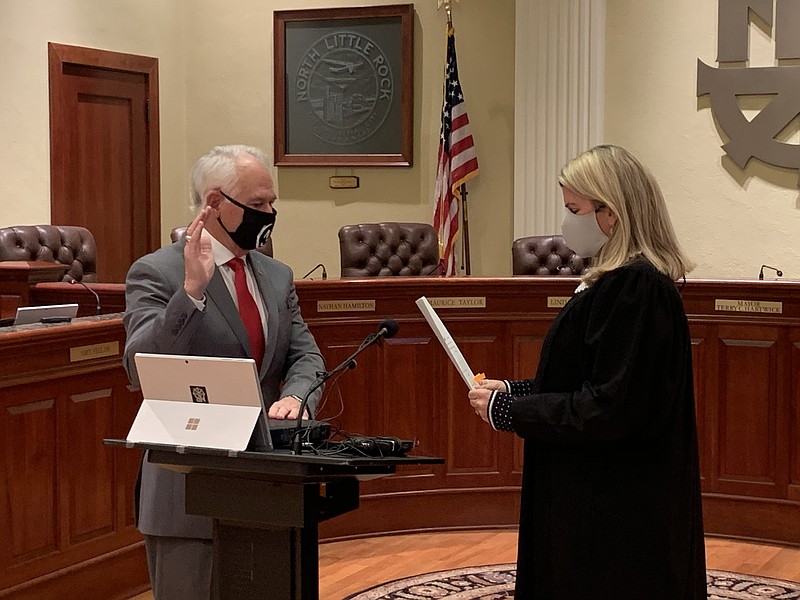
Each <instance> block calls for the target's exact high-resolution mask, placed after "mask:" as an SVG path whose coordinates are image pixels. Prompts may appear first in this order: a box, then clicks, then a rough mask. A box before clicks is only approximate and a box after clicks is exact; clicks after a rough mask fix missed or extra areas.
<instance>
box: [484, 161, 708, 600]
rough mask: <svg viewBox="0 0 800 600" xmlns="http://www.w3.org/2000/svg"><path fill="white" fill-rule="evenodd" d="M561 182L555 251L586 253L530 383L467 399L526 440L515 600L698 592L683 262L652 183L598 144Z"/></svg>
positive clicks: (698, 516)
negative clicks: (585, 269)
mask: <svg viewBox="0 0 800 600" xmlns="http://www.w3.org/2000/svg"><path fill="white" fill-rule="evenodd" d="M559 182H560V183H561V186H562V191H563V194H564V204H565V207H566V213H565V217H564V223H563V226H562V229H563V232H564V237H565V241H566V243H567V245H568V246H569V247H570V248H572V250H574V251H575V252H576V253H578V254H580V255H582V256H592V257H594V261H593V269H592V270H591V271H590V272H589V273H588V274H587V275H585V276H584V280H583V282H582V283H581V286H580V287H579V288H578V290H577V291H576V294H575V296H574V297H573V298H572V299H571V300H570V301H569V302H568V303H567V304H566V306H565V307H564V308H563V309H562V310H561V312H560V313H559V314H558V316H557V317H556V319H555V320H554V322H553V324H552V326H551V328H550V331H549V332H548V334H547V336H546V338H545V340H544V344H543V347H542V352H541V359H540V361H539V367H538V370H537V373H536V376H535V377H534V378H533V379H531V380H520V381H500V380H492V379H489V380H484V381H483V382H482V383H481V384H480V387H479V388H477V389H475V390H471V391H470V392H469V399H470V403H471V404H472V406H473V408H474V409H475V412H476V413H477V414H478V415H479V416H481V417H482V418H483V419H485V420H486V421H487V422H489V423H490V424H491V425H492V427H494V428H495V429H498V430H503V431H513V432H514V433H516V434H517V435H519V436H520V437H522V438H523V439H524V440H525V459H524V469H523V479H522V503H521V515H520V529H519V548H518V557H517V586H516V596H515V597H516V598H518V599H520V600H534V599H536V600H538V599H542V600H626V599H630V600H690V599H691V600H696V599H698V598H706V597H707V594H706V579H705V551H704V542H703V521H702V510H701V503H700V473H699V463H698V452H697V433H696V428H695V413H694V388H693V383H692V356H691V340H690V336H689V327H688V323H687V320H686V315H685V312H684V309H683V304H682V301H681V297H680V293H679V290H678V287H677V285H676V282H677V281H678V280H680V279H682V278H683V277H684V276H685V274H686V273H687V272H688V271H689V270H690V269H691V268H692V264H691V262H690V261H689V260H688V259H687V258H686V257H685V255H684V254H683V252H682V250H681V248H680V246H679V244H678V242H677V240H676V237H675V233H674V231H673V228H672V224H671V222H670V219H669V214H668V212H667V209H666V205H665V202H664V199H663V196H662V194H661V191H660V189H659V186H658V184H657V182H656V181H655V179H654V178H653V176H652V175H651V174H650V172H649V171H648V170H647V169H645V167H643V166H642V165H641V163H639V161H638V160H636V158H634V157H633V156H632V155H631V154H630V153H628V152H627V151H626V150H624V149H622V148H619V147H616V146H598V147H596V148H593V149H591V150H589V151H587V152H585V153H583V154H581V155H580V156H578V157H577V158H575V159H574V160H572V161H571V162H570V163H569V164H567V165H566V166H565V167H564V168H563V169H562V171H561V175H560V177H559Z"/></svg>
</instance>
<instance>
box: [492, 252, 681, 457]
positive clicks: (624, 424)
mask: <svg viewBox="0 0 800 600" xmlns="http://www.w3.org/2000/svg"><path fill="white" fill-rule="evenodd" d="M593 287H594V288H595V289H590V290H588V291H587V292H584V293H585V294H587V297H586V298H583V299H580V300H581V301H579V302H576V303H575V306H574V307H569V308H570V313H567V314H565V315H563V317H562V319H561V320H560V321H561V323H559V324H558V326H557V328H556V329H555V331H554V332H553V338H552V340H551V341H550V345H551V347H550V348H549V350H548V356H547V357H546V359H545V357H544V356H543V360H546V361H547V364H546V365H544V366H543V368H541V369H540V370H539V373H538V375H537V381H536V382H535V384H534V385H533V388H534V389H536V390H542V391H539V392H538V393H533V394H530V395H518V396H514V395H512V394H513V393H514V392H515V391H516V390H518V389H520V388H524V387H525V386H524V385H523V382H514V383H512V385H511V394H505V393H496V394H495V398H494V399H493V401H492V407H491V410H492V416H493V417H494V420H496V421H498V422H499V424H500V425H501V426H500V427H498V428H503V429H512V430H513V431H515V432H516V433H517V434H519V435H520V436H521V437H523V438H526V439H538V440H542V441H556V442H557V441H561V442H569V441H574V442H580V441H587V442H591V441H604V440H606V441H607V440H618V439H621V438H624V437H627V436H631V435H635V436H637V437H638V436H659V435H662V434H663V432H664V431H665V423H666V421H668V415H669V413H670V411H672V410H673V409H674V405H675V404H676V403H677V402H679V401H680V393H679V390H678V388H680V387H681V385H680V383H681V382H682V381H683V379H684V378H685V376H686V373H685V368H686V364H687V363H686V354H687V352H690V351H691V350H690V345H689V338H688V326H687V325H686V316H685V313H684V311H683V306H682V303H681V300H680V296H679V294H678V292H677V289H676V287H675V285H674V283H673V282H672V281H670V280H669V279H668V278H667V277H665V276H664V275H662V274H660V273H659V272H658V271H656V270H655V268H653V267H652V265H650V264H649V263H644V264H643V265H641V264H640V265H634V266H628V267H622V268H620V269H617V270H615V271H612V272H610V273H608V274H606V275H605V276H603V277H602V278H601V279H600V280H599V281H597V282H596V283H595V285H594V286H593ZM576 300H579V299H577V298H576ZM565 310H567V309H565ZM554 326H555V324H554ZM525 383H527V382H525ZM503 424H505V425H507V426H506V427H503V426H502V425H503Z"/></svg>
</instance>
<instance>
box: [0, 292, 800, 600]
mask: <svg viewBox="0 0 800 600" xmlns="http://www.w3.org/2000/svg"><path fill="white" fill-rule="evenodd" d="M576 284H577V281H576V280H574V279H566V278H538V277H514V278H500V279H491V278H458V279H438V278H430V279H428V278H407V279H399V278H398V279H367V280H338V281H337V280H333V281H324V282H323V281H298V282H297V291H298V296H299V298H300V303H301V307H302V311H303V315H304V317H305V319H306V321H307V322H308V323H309V326H310V328H311V330H312V331H313V333H314V335H315V336H316V338H317V341H318V342H319V345H320V347H321V349H322V352H323V354H324V355H325V357H326V360H327V363H328V367H329V368H331V367H333V366H335V365H336V364H338V363H339V362H340V361H342V360H343V359H344V358H346V357H347V356H349V355H350V354H351V353H352V352H353V350H355V348H356V347H357V346H358V344H360V343H361V341H362V340H363V339H364V338H365V337H366V336H367V335H368V334H369V333H372V332H374V331H376V330H377V327H378V324H379V323H380V321H381V320H383V319H384V318H386V317H392V318H395V319H397V321H398V322H399V324H400V330H399V332H398V334H397V335H396V336H395V337H394V338H392V339H390V340H385V341H384V342H383V343H382V344H381V345H380V346H379V347H375V348H370V349H369V350H367V351H366V352H364V353H363V354H362V355H360V356H359V358H358V359H357V360H358V367H357V368H356V369H355V370H353V371H347V372H345V373H344V374H343V375H342V376H341V378H340V379H338V381H337V382H336V383H333V384H332V383H331V382H329V385H328V393H327V394H326V397H327V403H326V405H325V407H324V408H323V414H324V415H325V416H328V417H336V422H338V423H339V424H340V425H341V426H342V427H343V428H345V429H347V430H348V431H351V432H355V433H364V434H371V435H378V434H383V435H396V436H399V437H402V438H408V439H416V440H418V442H419V446H418V451H419V452H420V453H423V454H429V455H437V456H443V457H445V458H446V463H445V464H444V465H435V466H416V467H408V468H403V469H399V470H398V473H396V474H395V475H393V476H391V477H387V478H385V479H380V480H375V481H370V482H365V483H363V484H362V492H363V493H364V495H363V496H362V501H361V508H360V509H359V510H358V511H355V512H353V513H351V514H348V515H343V516H340V517H337V518H336V519H332V520H331V521H328V522H326V523H323V525H322V527H321V535H322V536H323V537H327V538H333V537H350V536H359V535H364V534H369V533H376V532H389V531H414V530H424V529H429V528H438V529H446V528H453V529H463V528H470V527H486V526H490V527H491V526H509V525H512V526H513V525H514V524H515V523H516V522H517V518H518V512H519V485H520V473H521V464H522V453H521V448H522V444H521V443H520V441H519V440H517V439H516V438H515V437H514V436H512V435H508V434H500V433H496V432H492V431H491V430H489V429H488V427H486V426H485V424H483V423H482V422H481V421H479V420H478V418H477V417H476V416H475V415H474V413H473V412H472V411H471V410H470V409H469V407H468V404H467V399H466V388H465V386H464V384H463V382H462V381H461V379H460V378H459V377H458V375H457V374H456V372H455V369H454V368H453V367H452V365H451V364H450V363H449V361H448V360H447V358H446V355H445V353H444V351H443V350H442V349H441V347H440V346H439V344H438V341H437V340H436V339H435V337H434V336H433V333H432V332H431V330H430V328H429V327H428V325H427V323H426V322H425V321H424V319H423V318H422V315H421V314H420V313H419V311H418V309H417V307H416V305H415V304H414V301H415V300H416V299H417V298H418V297H419V296H421V295H426V296H427V297H428V298H431V299H433V298H439V299H442V298H445V299H450V301H451V303H452V304H454V305H458V304H459V300H460V299H472V300H469V301H468V302H464V306H460V307H458V306H457V307H456V308H442V309H438V312H439V314H440V316H441V317H442V319H443V320H444V322H445V324H446V325H447V326H448V328H449V329H450V331H451V333H452V334H453V336H454V337H455V339H456V341H457V343H458V344H459V346H460V348H461V349H462V351H463V352H464V354H465V356H466V358H467V360H468V361H469V363H470V364H471V366H472V367H473V368H474V369H476V370H480V371H484V372H485V373H486V374H487V375H489V376H510V377H526V376H530V375H531V374H532V373H533V372H534V370H535V366H536V363H537V361H538V359H539V353H540V349H541V345H542V341H543V338H544V335H545V333H546V331H547V329H548V327H549V325H550V323H551V321H552V319H553V317H554V316H555V314H556V313H557V311H558V310H559V308H558V306H559V305H560V303H563V302H564V301H565V299H566V298H569V297H570V296H571V294H572V292H573V290H574V288H575V286H576ZM35 288H36V289H37V291H36V292H35V294H43V295H41V296H39V297H40V298H44V297H47V299H48V302H53V301H65V300H67V299H73V298H75V296H74V294H75V293H82V294H85V295H86V296H87V297H86V298H85V299H86V301H87V302H88V304H87V303H85V302H83V301H82V302H81V306H82V308H83V307H84V304H86V306H87V307H89V308H91V307H93V306H94V302H93V301H92V300H89V299H88V294H87V292H86V290H82V291H81V289H79V288H76V287H75V286H68V285H67V286H66V287H65V285H64V284H38V285H36V286H35ZM61 292H63V293H64V294H65V295H64V296H59V295H58V294H59V293H61ZM0 293H2V286H0ZM105 293H106V294H107V295H108V297H109V302H112V303H113V302H117V304H118V305H120V306H121V305H122V304H123V303H124V296H123V289H122V286H117V287H114V288H109V289H108V290H106V291H105ZM45 294H50V295H45ZM67 294H71V295H67ZM683 297H684V302H685V305H686V307H687V311H688V313H689V321H690V328H691V333H692V343H693V360H694V372H695V393H696V409H697V415H698V435H699V442H700V457H701V470H702V475H703V491H704V494H703V507H704V516H705V526H706V531H707V532H708V533H712V534H716V535H730V536H734V537H742V538H751V539H761V540H771V541H777V542H784V543H790V544H800V454H799V450H798V444H799V443H800V433H799V432H800V410H798V407H799V406H800V283H793V282H766V281H765V282H734V281H699V280H690V281H689V282H688V283H687V284H686V287H685V288H684V290H683ZM59 298H63V299H62V300H56V299H59ZM475 298H477V299H478V301H477V302H476V301H475V300H474V299H475ZM718 300H732V301H737V302H740V303H741V305H740V307H742V308H745V309H750V310H743V311H740V312H730V311H725V310H717V301H718ZM759 302H761V303H764V304H761V305H759V304H758V303H759ZM777 302H779V303H781V306H780V312H778V311H777V309H776V308H775V306H774V305H772V304H767V303H777ZM476 304H477V305H478V306H481V307H475V305H476ZM758 310H764V311H765V312H756V311H758ZM1 331H2V330H0V332H1ZM113 342H117V343H119V350H120V352H121V351H122V346H123V342H124V332H123V329H122V323H121V320H120V319H119V318H118V316H107V317H106V316H104V317H101V318H100V319H90V320H88V321H87V320H81V319H79V320H78V321H76V322H75V323H73V324H71V325H48V326H40V325H32V326H25V327H24V328H13V329H10V330H7V331H5V332H1V333H0V352H1V353H2V356H3V357H4V360H3V361H0V445H1V446H2V455H0V456H2V460H3V461H5V462H4V464H2V465H0V477H3V481H2V482H0V489H8V490H12V491H11V492H10V493H9V494H0V539H5V540H12V542H11V543H9V544H6V545H4V546H0V565H1V566H2V569H0V598H4V597H14V598H57V597H60V596H59V595H58V594H57V592H56V591H55V590H57V589H59V587H60V589H65V588H64V587H63V586H64V585H65V582H66V584H67V585H69V586H70V589H76V590H90V591H86V593H85V594H83V592H82V594H83V595H82V597H85V598H88V599H92V598H98V599H100V598H108V597H114V596H115V595H116V594H117V593H118V591H119V590H120V589H125V590H133V591H137V589H143V588H144V587H146V585H147V576H146V570H145V564H144V552H143V549H142V547H141V545H140V541H139V539H140V538H139V536H138V533H136V531H135V530H134V529H133V527H132V494H133V491H132V488H133V482H134V479H135V474H136V471H137V468H138V457H137V456H136V453H135V452H132V451H126V450H122V449H113V450H112V449H108V448H103V447H101V446H100V444H99V440H100V439H102V438H103V437H124V436H125V435H126V433H127V430H128V428H129V426H130V423H131V422H132V421H133V417H134V415H135V413H136V410H137V409H138V404H139V401H140V396H139V394H138V392H132V391H130V390H129V389H128V387H127V377H126V376H125V373H124V371H123V370H122V368H121V366H120V362H119V359H120V357H119V355H109V356H96V357H92V358H88V359H86V360H81V361H71V360H70V349H74V348H76V347H90V348H91V347H97V346H98V345H99V346H102V347H107V346H103V344H109V343H113ZM86 352H87V351H84V355H85V354H86ZM88 353H89V354H91V351H88ZM6 357H8V358H7V359H6ZM337 415H338V416H337ZM53 439H55V444H54V443H53ZM95 442H97V443H95ZM92 561H93V562H92ZM109 569H113V572H114V577H113V578H109V577H107V576H106V574H107V573H109V572H111V571H110V570H109ZM137 586H138V587H137Z"/></svg>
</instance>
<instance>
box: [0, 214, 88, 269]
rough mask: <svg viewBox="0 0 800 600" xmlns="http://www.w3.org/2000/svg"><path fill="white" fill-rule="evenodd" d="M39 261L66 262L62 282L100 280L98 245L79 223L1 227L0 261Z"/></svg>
mask: <svg viewBox="0 0 800 600" xmlns="http://www.w3.org/2000/svg"><path fill="white" fill-rule="evenodd" d="M3 260H25V261H29V260H40V261H44V262H53V263H56V262H57V263H61V264H63V265H67V267H68V270H67V272H66V273H65V274H64V278H63V281H70V280H71V279H73V278H75V279H77V280H78V281H84V282H96V281H97V245H96V243H95V241H94V236H93V235H92V233H91V232H90V231H89V230H88V229H86V228H85V227H79V226H77V225H16V226H14V227H3V228H0V261H3Z"/></svg>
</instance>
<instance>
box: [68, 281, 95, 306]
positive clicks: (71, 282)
mask: <svg viewBox="0 0 800 600" xmlns="http://www.w3.org/2000/svg"><path fill="white" fill-rule="evenodd" d="M69 283H70V285H75V284H76V283H77V284H78V285H82V286H83V287H85V288H86V289H87V290H89V291H90V292H91V293H92V294H94V299H95V301H96V304H95V314H96V315H99V314H100V312H101V309H100V295H99V294H98V293H97V292H95V291H94V290H93V289H92V288H90V287H89V286H88V285H86V284H85V283H84V282H83V280H81V279H75V278H74V277H72V278H71V279H70V280H69Z"/></svg>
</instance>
